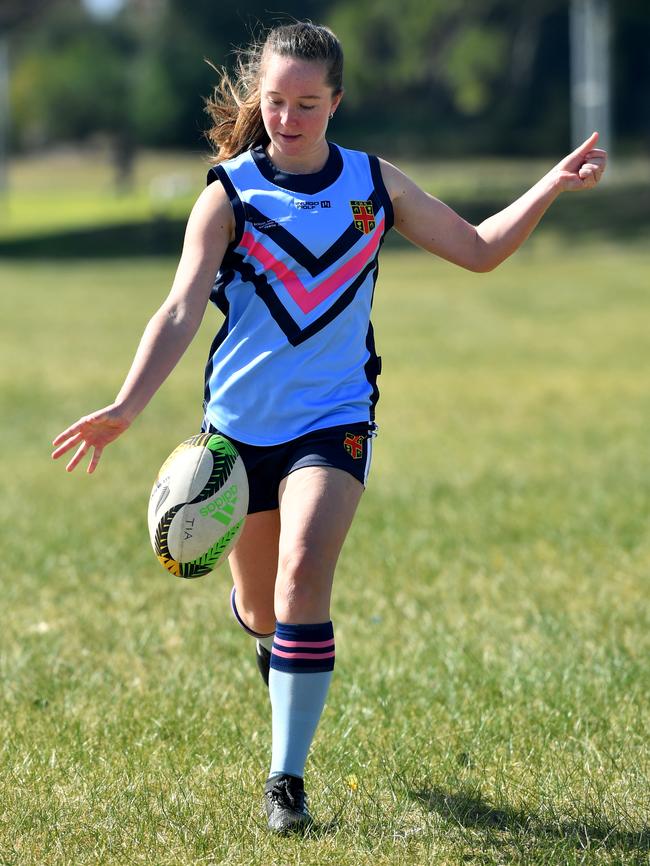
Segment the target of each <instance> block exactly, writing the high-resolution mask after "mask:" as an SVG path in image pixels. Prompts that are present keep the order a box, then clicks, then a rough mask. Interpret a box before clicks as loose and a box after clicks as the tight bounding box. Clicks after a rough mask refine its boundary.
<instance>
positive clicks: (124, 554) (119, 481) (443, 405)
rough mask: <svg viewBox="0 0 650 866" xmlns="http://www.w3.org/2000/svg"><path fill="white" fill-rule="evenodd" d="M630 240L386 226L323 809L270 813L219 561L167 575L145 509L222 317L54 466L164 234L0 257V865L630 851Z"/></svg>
mask: <svg viewBox="0 0 650 866" xmlns="http://www.w3.org/2000/svg"><path fill="white" fill-rule="evenodd" d="M649 268H650V253H649V252H648V251H647V248H644V247H643V246H642V245H638V246H634V245H632V244H630V245H628V246H626V247H624V248H623V247H616V246H613V245H609V246H608V245H605V244H596V243H592V244H586V245H583V246H578V247H575V248H573V249H571V248H569V247H568V246H567V245H565V244H563V245H557V244H556V243H555V242H554V241H553V240H551V239H550V238H549V237H547V236H544V235H541V236H539V237H538V238H537V239H536V240H534V241H533V242H532V243H530V244H529V245H528V246H527V247H526V248H525V249H524V250H523V251H522V252H521V253H519V254H518V255H517V256H516V257H515V258H514V259H512V260H511V261H510V262H508V263H506V264H505V265H504V266H502V268H500V269H499V270H497V271H496V272H494V273H492V274H489V275H483V276H478V275H471V274H467V273H465V272H462V271H460V270H458V269H454V268H452V267H451V266H448V265H446V264H444V263H442V262H439V261H436V260H434V259H432V258H430V257H426V256H425V255H424V254H420V253H417V252H401V251H387V252H386V254H385V256H384V260H383V267H382V273H381V275H380V283H379V287H378V291H377V298H376V303H375V316H374V321H375V328H376V333H377V339H378V345H379V348H380V350H381V352H382V354H383V358H384V374H383V376H382V380H381V386H382V399H381V401H380V404H379V418H378V420H379V423H380V428H381V429H380V435H379V438H378V440H377V445H376V450H375V458H374V465H373V471H372V474H371V480H370V486H369V489H368V491H367V493H366V494H365V496H364V500H363V502H362V505H361V509H360V512H359V515H358V519H357V521H356V522H355V524H354V527H353V529H352V532H351V535H350V538H349V540H348V543H347V545H346V547H345V549H344V552H343V555H342V559H341V562H340V567H339V571H338V575H337V582H336V584H335V597H334V610H333V618H334V621H335V626H336V635H337V668H336V672H335V678H334V680H333V685H332V689H331V692H330V699H329V702H328V707H327V709H326V712H325V716H324V718H323V721H322V724H321V726H320V728H319V732H318V734H317V741H316V745H315V749H314V751H313V753H312V757H311V758H310V764H309V766H308V789H309V790H310V792H311V794H312V798H311V799H312V805H313V811H314V813H315V815H316V817H317V818H318V821H319V826H318V828H317V830H316V832H315V833H314V834H313V835H312V836H310V837H309V838H307V839H305V840H298V839H286V840H285V839H276V838H270V837H269V836H268V835H267V833H266V831H265V825H264V821H263V819H262V817H261V815H260V809H259V794H260V789H261V786H262V784H263V781H264V778H265V773H266V770H267V763H268V753H269V736H270V724H269V713H268V706H267V699H266V695H265V693H264V690H263V688H262V687H261V684H260V682H259V681H258V675H257V672H256V670H255V669H254V660H253V656H252V645H251V642H250V641H249V640H248V639H247V638H246V636H245V635H243V634H242V633H241V632H240V630H239V629H237V628H236V627H235V625H234V624H233V622H232V620H231V617H230V615H229V613H228V604H227V598H228V583H229V578H228V574H227V570H221V571H219V572H215V573H213V574H212V575H209V576H207V577H205V578H202V579H200V580H198V581H181V580H177V579H175V578H172V577H171V576H170V575H167V574H166V573H165V572H164V571H163V570H162V569H161V568H160V566H159V565H158V563H157V562H156V561H155V559H154V556H153V553H152V551H151V550H150V548H149V546H148V540H147V530H146V504H147V499H148V493H149V490H150V485H151V483H152V481H153V478H154V476H155V474H156V470H157V469H158V466H159V465H160V463H161V462H162V460H163V458H164V457H165V456H166V455H167V453H168V452H169V451H170V450H171V449H172V447H174V445H175V444H176V443H177V442H178V441H180V440H181V439H184V438H186V437H187V436H189V435H191V434H192V433H194V432H195V431H196V430H197V428H198V425H199V423H200V401H201V390H202V388H201V368H202V364H203V361H204V359H205V355H206V353H207V349H208V346H209V341H210V337H211V334H212V332H213V330H214V328H215V327H216V325H217V323H218V317H217V316H216V314H213V313H211V312H210V313H208V316H207V318H206V322H205V324H204V327H203V329H202V331H201V333H200V335H199V336H198V337H197V340H196V341H195V343H194V345H193V346H192V347H191V348H190V350H189V352H188V354H187V356H186V358H185V359H184V360H183V361H182V362H181V365H180V366H179V368H178V369H177V371H175V373H174V375H173V377H172V378H171V379H170V381H169V382H168V383H167V384H166V385H165V386H164V387H163V389H162V390H161V392H160V393H159V395H158V396H157V398H156V400H155V401H154V402H153V403H152V404H151V406H150V407H149V408H148V409H147V411H146V412H145V414H144V415H143V416H142V417H141V418H140V419H139V420H138V421H137V422H136V424H135V425H134V428H133V429H132V430H131V431H130V432H129V434H128V435H127V436H126V437H124V439H122V440H120V441H119V442H117V443H116V444H115V445H113V446H111V449H110V450H109V451H108V452H107V453H106V454H105V456H104V459H103V461H102V464H101V465H100V468H99V469H98V472H97V474H96V475H95V476H94V477H92V478H89V477H87V476H85V475H83V474H81V473H78V474H73V475H71V476H67V475H66V474H65V472H64V471H63V466H62V465H59V464H52V463H51V462H50V461H49V456H48V455H49V441H50V440H51V438H52V437H53V436H54V435H55V434H56V433H57V432H58V431H59V430H60V429H61V428H62V427H63V426H65V425H67V424H68V423H69V422H70V421H72V420H74V418H76V417H77V416H78V415H79V414H81V413H83V412H86V411H90V410H91V409H93V408H95V407H96V406H99V405H101V404H102V403H104V402H107V401H109V400H110V399H111V398H112V396H113V394H114V392H115V390H116V389H117V387H118V386H119V384H120V382H121V379H122V377H123V375H124V373H125V371H126V368H127V366H128V363H129V360H130V357H131V353H132V351H133V349H134V347H135V344H136V342H137V339H138V337H139V334H140V332H141V330H142V328H143V326H144V324H145V322H146V319H147V317H148V315H149V314H150V312H151V311H152V310H153V309H154V307H155V306H156V304H157V303H158V301H159V299H160V298H161V297H162V296H163V295H164V294H165V293H166V291H167V286H168V284H169V282H170V280H171V277H172V275H173V269H174V264H173V262H171V261H168V260H160V261H149V262H138V261H135V262H121V261H110V262H108V261H107V262H103V263H101V264H84V263H66V265H65V266H61V265H60V264H55V263H51V262H42V263H37V264H16V265H7V264H4V265H2V266H0V282H1V284H2V287H3V288H2V292H1V293H0V316H1V321H2V323H3V329H4V335H5V336H4V339H3V341H2V344H1V345H2V348H1V349H0V360H1V363H0V398H1V401H2V407H3V425H2V451H1V455H2V458H1V459H2V461H3V468H4V471H3V473H2V474H3V481H4V484H3V487H4V495H3V497H2V506H1V511H0V519H1V521H2V526H3V528H4V531H3V538H4V544H3V554H4V555H3V577H4V579H3V588H4V599H3V600H4V610H5V616H4V620H3V628H2V632H1V635H0V665H1V671H2V679H1V688H2V712H1V713H0V744H1V745H0V779H1V782H0V792H1V801H2V804H3V808H2V810H0V863H3V864H24V863H29V864H32V863H33V864H75V866H80V864H97V863H101V864H125V863H129V864H151V866H167V864H169V866H172V864H173V866H184V864H199V863H206V864H207V863H214V864H217V863H219V864H229V866H231V864H232V866H271V864H277V866H288V864H291V866H298V864H303V866H325V864H327V866H332V864H335V866H357V864H373V866H375V864H377V866H389V864H390V866H402V864H404V866H406V864H409V866H411V864H412V866H422V864H429V863H432V864H433V863H435V864H454V866H456V864H477V866H479V864H480V866H499V864H536V866H537V864H549V866H551V864H553V866H556V864H608V866H609V864H612V866H613V864H633V866H636V864H639V866H640V864H642V863H645V864H647V862H648V857H649V855H650V821H649V814H648V812H649V809H648V784H649V778H648V776H649V772H650V766H649V765H650V754H649V752H648V747H647V731H648V725H649V722H650V719H649V713H648V702H647V696H648V693H649V692H650V673H649V670H648V664H647V660H648V657H649V654H650V613H649V608H648V604H647V575H648V570H649V567H650V534H649V531H648V510H649V505H650V486H649V483H648V482H649V478H650V452H649V451H648V441H647V430H648V429H649V427H650V392H649V391H648V377H647V369H648V364H649V362H650V347H649V346H648V340H647V322H648V317H649V315H650V297H649V296H648V292H647V282H648V280H647V274H648V272H649Z"/></svg>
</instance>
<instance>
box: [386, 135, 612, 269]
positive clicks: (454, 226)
mask: <svg viewBox="0 0 650 866" xmlns="http://www.w3.org/2000/svg"><path fill="white" fill-rule="evenodd" d="M597 141H598V133H597V132H594V133H593V135H591V136H590V137H589V138H588V139H587V140H586V141H585V142H584V143H583V144H581V145H580V147H578V148H576V150H574V151H573V153H570V154H569V155H568V156H566V157H565V158H564V159H563V160H561V161H560V162H559V163H558V164H557V165H556V166H554V168H552V169H551V170H550V171H549V172H548V173H547V174H545V175H544V177H543V178H541V180H539V181H538V182H537V183H536V184H535V185H534V186H533V187H531V188H530V189H529V190H528V191H527V192H525V193H524V194H523V195H522V196H521V197H520V198H518V199H517V200H516V201H514V202H513V203H512V204H511V205H508V207H506V208H504V209H503V210H501V211H499V212H498V213H496V214H494V215H493V216H491V217H488V218H487V219H486V220H484V221H483V222H482V223H480V225H478V226H473V225H471V224H470V223H468V222H467V221H466V220H464V219H463V218H462V217H461V216H459V215H458V214H457V213H456V212H455V211H454V210H452V209H451V208H450V207H448V206H447V205H445V204H444V203H443V202H441V201H440V200H439V199H436V198H434V197H433V196H431V195H429V194H428V193H426V192H424V191H423V190H422V189H420V188H419V187H418V186H417V184H415V183H414V182H413V181H412V180H410V178H408V177H407V176H406V175H405V174H403V173H402V172H401V171H399V169H397V168H395V166H393V165H391V164H390V163H387V162H385V161H383V160H382V161H381V166H382V176H383V178H384V183H385V184H386V188H387V190H388V194H389V196H390V197H391V200H392V203H393V210H394V212H395V228H396V229H397V230H398V231H399V232H400V233H401V234H403V235H404V236H405V237H406V238H408V239H409V240H410V241H412V242H413V243H415V244H417V245H418V246H420V247H422V248H423V249H425V250H427V251H428V252H431V253H435V254H436V255H438V256H440V257H441V258H443V259H447V261H450V262H453V263H454V264H457V265H460V266H461V267H464V268H467V269H468V270H470V271H477V272H484V271H491V270H493V269H494V268H496V267H497V265H500V264H501V262H503V261H504V260H505V259H507V258H508V256H510V255H512V253H514V252H515V250H517V249H518V248H519V247H520V246H521V245H522V244H523V242H524V241H525V240H526V238H527V237H528V236H529V234H530V233H531V232H532V231H533V229H534V228H535V226H536V225H537V223H538V222H539V221H540V219H541V218H542V216H543V215H544V213H545V212H546V210H547V208H548V207H549V205H550V204H551V203H552V202H553V201H555V199H556V198H557V197H558V195H559V194H560V193H561V192H566V191H569V190H580V189H591V188H592V187H594V186H595V185H596V184H597V183H598V181H599V180H600V178H601V176H602V174H603V172H604V170H605V165H606V162H607V154H606V152H605V151H604V150H602V149H600V148H596V147H595V145H596V142H597Z"/></svg>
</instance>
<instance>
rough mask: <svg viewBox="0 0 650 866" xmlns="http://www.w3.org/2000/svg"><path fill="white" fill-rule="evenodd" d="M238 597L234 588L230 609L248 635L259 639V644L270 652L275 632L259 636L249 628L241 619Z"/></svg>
mask: <svg viewBox="0 0 650 866" xmlns="http://www.w3.org/2000/svg"><path fill="white" fill-rule="evenodd" d="M236 595H237V593H236V592H235V587H234V586H233V588H232V592H231V593H230V608H231V610H232V613H233V616H234V617H235V619H236V620H237V622H238V623H239V625H240V626H241V627H242V628H243V629H244V631H245V632H246V633H247V634H249V635H250V636H251V637H254V638H257V642H258V643H261V644H262V646H263V647H264V649H267V650H268V651H269V652H270V651H271V646H272V645H273V636H274V634H275V632H274V631H272V632H271V633H270V634H259V633H258V632H256V631H253V629H252V628H249V627H248V626H247V625H246V623H245V622H244V620H243V619H242V618H241V617H240V615H239V611H238V610H237V602H236V600H235V596H236Z"/></svg>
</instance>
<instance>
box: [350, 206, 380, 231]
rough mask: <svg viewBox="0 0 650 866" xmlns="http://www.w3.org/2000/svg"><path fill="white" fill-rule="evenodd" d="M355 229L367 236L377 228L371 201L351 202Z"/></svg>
mask: <svg viewBox="0 0 650 866" xmlns="http://www.w3.org/2000/svg"><path fill="white" fill-rule="evenodd" d="M350 207H351V208H352V217H353V219H354V227H355V229H358V230H359V231H360V232H362V234H364V235H367V234H369V233H370V232H371V231H373V229H374V228H375V210H374V208H373V206H372V202H371V201H351V202H350Z"/></svg>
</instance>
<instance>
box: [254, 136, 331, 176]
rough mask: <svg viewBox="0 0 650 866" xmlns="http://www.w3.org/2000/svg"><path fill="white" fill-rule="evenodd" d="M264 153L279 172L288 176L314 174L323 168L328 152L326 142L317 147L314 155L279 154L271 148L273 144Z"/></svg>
mask: <svg viewBox="0 0 650 866" xmlns="http://www.w3.org/2000/svg"><path fill="white" fill-rule="evenodd" d="M265 152H266V155H267V156H268V158H269V159H270V160H271V162H272V163H273V165H274V166H275V167H276V168H277V169H278V170H279V171H284V172H287V173H288V174H316V173H317V172H319V171H321V170H322V169H323V168H325V166H326V164H327V160H328V158H329V153H330V150H329V145H328V143H327V141H323V143H322V147H319V148H318V150H317V151H315V152H314V153H309V154H300V155H298V154H296V155H295V156H294V155H293V154H286V153H281V152H280V151H278V150H276V149H275V148H274V147H273V142H270V143H269V144H268V145H267V147H266V151H265Z"/></svg>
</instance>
